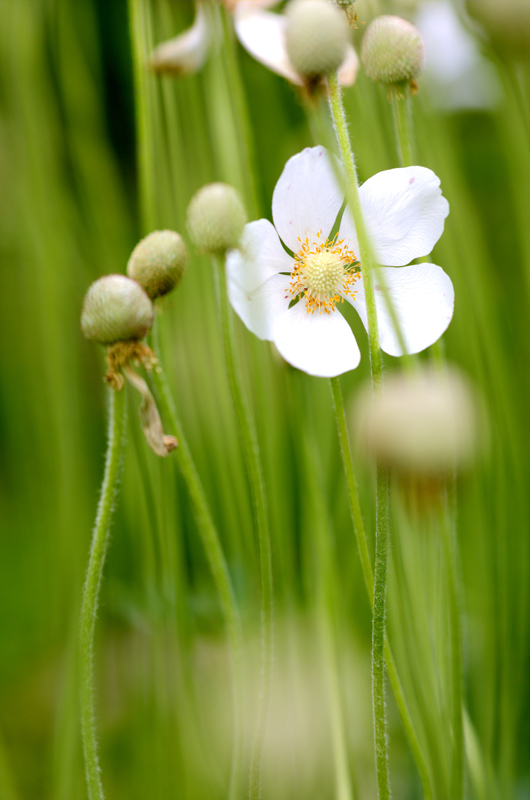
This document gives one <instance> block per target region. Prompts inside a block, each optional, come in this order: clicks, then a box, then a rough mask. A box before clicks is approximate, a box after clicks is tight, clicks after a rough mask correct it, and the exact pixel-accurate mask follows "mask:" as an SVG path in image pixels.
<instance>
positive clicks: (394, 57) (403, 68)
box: [361, 16, 425, 84]
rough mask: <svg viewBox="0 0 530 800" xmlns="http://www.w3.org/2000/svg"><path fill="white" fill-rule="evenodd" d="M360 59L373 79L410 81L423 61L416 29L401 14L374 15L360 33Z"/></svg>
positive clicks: (391, 81) (420, 41)
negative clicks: (361, 39) (397, 15)
mask: <svg viewBox="0 0 530 800" xmlns="http://www.w3.org/2000/svg"><path fill="white" fill-rule="evenodd" d="M361 63H362V65H363V67H364V70H365V72H366V74H367V75H368V77H369V78H370V79H371V80H373V81H375V82H376V83H386V84H393V83H404V82H405V81H413V80H414V79H415V78H416V77H417V76H418V75H419V73H420V72H421V70H422V68H423V65H424V63H425V47H424V44H423V39H422V37H421V34H420V32H419V30H418V29H417V28H415V27H414V25H412V24H411V23H410V22H407V20H406V19H402V18H401V17H394V16H382V17H376V18H375V19H374V20H373V21H372V22H371V23H370V25H369V26H368V28H367V29H366V33H365V34H364V37H363V41H362V45H361Z"/></svg>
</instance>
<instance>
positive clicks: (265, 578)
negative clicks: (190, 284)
mask: <svg viewBox="0 0 530 800" xmlns="http://www.w3.org/2000/svg"><path fill="white" fill-rule="evenodd" d="M213 265H214V270H215V275H216V286H217V302H218V304H219V315H220V320H221V329H222V337H223V346H224V352H225V361H226V369H227V373H228V382H229V385H230V393H231V395H232V402H233V404H234V408H235V412H236V417H237V421H238V425H239V433H240V436H241V443H242V447H243V456H244V459H245V466H246V470H247V475H248V479H249V483H250V490H251V494H252V505H253V508H254V514H255V518H256V526H257V531H258V541H259V552H260V576H261V657H262V662H261V663H262V667H261V692H260V699H259V706H258V716H257V723H256V734H255V738H254V744H253V747H252V756H251V762H250V791H249V796H250V798H251V800H253V798H256V797H259V795H260V783H261V757H262V748H263V739H264V736H265V728H266V724H267V715H268V709H269V698H270V688H271V680H272V654H273V632H272V625H273V585H272V549H271V540H270V531H269V520H268V513H267V501H266V496H265V481H264V479H263V469H262V466H261V458H260V454H259V448H258V439H257V435H256V431H255V429H254V423H253V420H252V417H251V412H250V408H249V405H248V403H247V400H246V397H245V395H244V391H243V386H242V383H241V379H240V377H239V374H238V370H237V366H236V358H235V336H234V329H233V316H232V311H231V308H230V306H229V302H228V295H227V291H226V285H225V284H226V279H225V275H224V270H223V266H222V263H221V261H220V260H219V259H217V258H214V259H213Z"/></svg>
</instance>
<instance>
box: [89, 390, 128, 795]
mask: <svg viewBox="0 0 530 800" xmlns="http://www.w3.org/2000/svg"><path fill="white" fill-rule="evenodd" d="M124 431H125V392H124V391H123V389H122V390H121V391H119V392H115V391H110V418H109V434H108V446H107V456H106V462H105V475H104V478H103V486H102V489H101V497H100V500H99V506H98V511H97V516H96V523H95V526H94V533H93V536H92V545H91V548H90V558H89V562H88V569H87V573H86V580H85V585H84V588H83V599H82V603H81V621H80V631H79V670H80V683H81V687H80V697H81V731H82V734H83V746H84V754H85V767H86V777H87V784H88V796H89V799H90V800H103V797H104V794H103V786H102V784H101V778H100V767H99V759H98V743H97V735H96V725H95V715H94V629H95V625H96V614H97V608H98V597H99V589H100V586H101V576H102V573H103V565H104V563H105V555H106V552H107V545H108V540H109V529H110V521H111V517H112V512H113V510H114V503H115V500H116V494H117V489H118V481H119V477H120V468H121V462H122V457H123V445H124Z"/></svg>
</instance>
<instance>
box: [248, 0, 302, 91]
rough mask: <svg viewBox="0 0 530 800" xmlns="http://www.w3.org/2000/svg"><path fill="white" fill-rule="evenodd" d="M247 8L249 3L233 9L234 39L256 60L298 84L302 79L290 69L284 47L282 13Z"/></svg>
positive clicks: (284, 19)
mask: <svg viewBox="0 0 530 800" xmlns="http://www.w3.org/2000/svg"><path fill="white" fill-rule="evenodd" d="M249 6H250V3H243V4H240V3H238V5H237V6H236V11H235V16H234V28H235V31H236V35H237V38H238V39H239V41H240V42H241V44H242V45H243V47H244V48H245V50H247V51H248V52H249V53H250V55H251V56H252V57H253V58H255V59H256V61H259V62H260V63H261V64H264V65H265V66H266V67H268V68H269V69H271V70H272V71H273V72H276V73H277V74H278V75H281V76H282V77H283V78H287V80H288V81H291V83H296V84H299V85H300V84H301V83H302V79H301V78H300V75H299V74H298V73H297V72H296V70H295V69H294V67H292V66H291V62H290V61H289V58H288V57H287V50H286V48H285V25H286V22H287V20H286V18H285V17H284V16H283V15H282V14H274V13H271V12H269V11H261V10H260V9H258V8H250V7H249Z"/></svg>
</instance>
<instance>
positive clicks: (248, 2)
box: [149, 0, 359, 86]
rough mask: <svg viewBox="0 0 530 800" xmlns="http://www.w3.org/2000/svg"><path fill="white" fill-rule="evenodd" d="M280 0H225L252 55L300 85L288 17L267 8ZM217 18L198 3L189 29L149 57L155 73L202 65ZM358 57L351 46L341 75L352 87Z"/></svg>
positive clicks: (178, 72)
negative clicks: (287, 41)
mask: <svg viewBox="0 0 530 800" xmlns="http://www.w3.org/2000/svg"><path fill="white" fill-rule="evenodd" d="M276 3H278V0H225V5H226V7H227V8H228V9H229V11H231V13H232V14H233V18H234V28H235V32H236V35H237V37H238V39H239V41H240V42H241V44H242V45H243V47H244V48H245V49H246V50H247V51H248V52H249V53H250V55H251V56H253V58H255V59H256V60H257V61H259V62H260V63H261V64H264V65H265V66H266V67H268V68H269V69H270V70H272V71H273V72H276V73H277V74H278V75H281V76H282V77H284V78H287V80H288V81H291V83H295V84H298V85H301V84H302V83H303V80H302V78H301V77H300V75H299V74H298V73H297V72H296V70H295V69H294V68H293V66H292V65H291V63H290V61H289V59H288V57H287V51H286V47H285V26H286V22H287V20H286V18H285V16H284V15H283V14H275V13H272V12H270V11H266V10H265V9H266V8H267V7H268V6H272V5H276ZM214 24H215V21H214V19H213V18H212V17H211V15H210V14H208V13H207V11H206V10H205V8H204V3H201V2H199V3H197V13H196V16H195V21H194V23H193V25H192V27H191V28H189V30H187V31H184V33H181V34H179V35H178V36H175V37H174V38H173V39H169V40H168V41H167V42H163V43H162V44H160V45H158V47H156V48H155V49H154V50H153V52H152V53H151V56H150V57H149V66H150V67H151V68H152V69H154V70H155V71H156V72H161V73H169V74H173V75H187V74H189V73H193V72H197V70H199V69H201V67H202V66H203V64H204V62H205V60H206V56H207V55H208V51H209V49H210V46H211V45H212V43H213V41H214V39H215V37H216V35H217V33H216V31H215V30H214ZM358 68H359V60H358V58H357V55H356V53H355V51H354V49H353V47H352V46H351V45H348V50H347V55H346V58H345V59H344V61H343V63H342V65H341V67H340V68H339V71H338V75H339V81H340V83H342V84H343V85H344V86H350V85H351V84H352V83H353V82H354V81H355V78H356V75H357V70H358Z"/></svg>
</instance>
